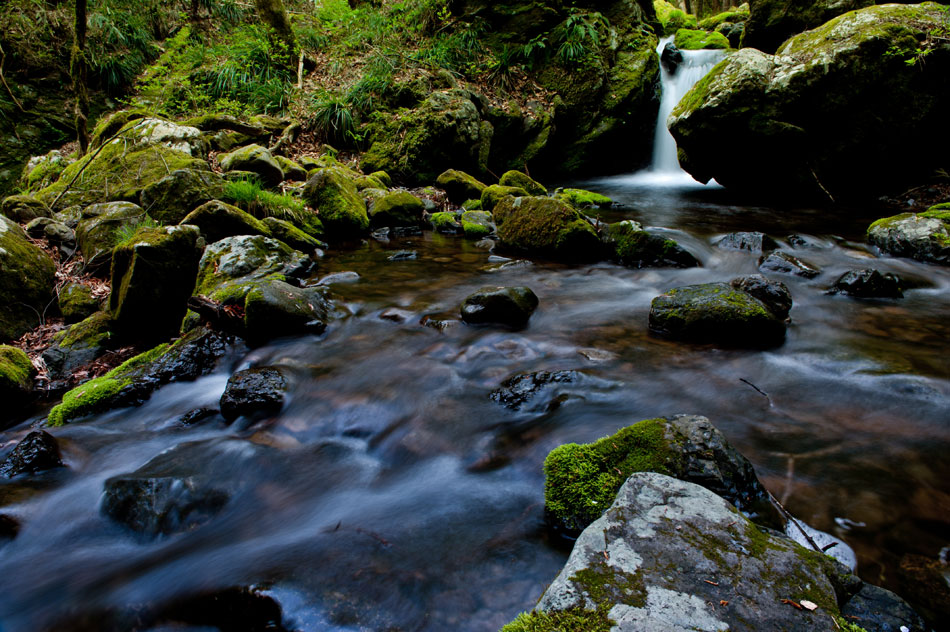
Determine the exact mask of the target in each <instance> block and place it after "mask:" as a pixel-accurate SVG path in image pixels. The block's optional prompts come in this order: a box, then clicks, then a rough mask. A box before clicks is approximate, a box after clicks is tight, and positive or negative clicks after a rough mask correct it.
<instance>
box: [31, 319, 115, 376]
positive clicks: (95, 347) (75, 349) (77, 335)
mask: <svg viewBox="0 0 950 632" xmlns="http://www.w3.org/2000/svg"><path fill="white" fill-rule="evenodd" d="M111 329H112V316H111V315H110V313H109V312H105V311H102V312H95V313H94V314H92V315H91V316H88V317H87V318H86V319H84V320H82V321H80V322H78V323H76V324H74V325H70V326H69V327H67V328H66V329H64V330H62V331H60V332H57V333H56V335H55V336H54V337H53V343H52V344H51V345H50V346H49V347H48V348H47V349H46V350H45V351H43V362H45V363H46V368H47V369H48V370H49V374H50V377H51V378H52V379H53V380H62V379H65V378H68V377H69V376H70V375H71V374H72V373H73V372H74V371H75V370H76V369H78V368H80V367H82V366H85V365H87V364H89V363H90V362H93V361H95V360H97V359H99V358H100V357H102V356H103V355H104V354H105V353H106V352H107V351H109V349H110V348H112V346H113V340H112V331H111Z"/></svg>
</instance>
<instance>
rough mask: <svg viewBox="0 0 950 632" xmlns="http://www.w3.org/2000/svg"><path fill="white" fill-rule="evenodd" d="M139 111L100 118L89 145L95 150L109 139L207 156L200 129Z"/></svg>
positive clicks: (208, 147) (194, 155) (206, 148)
mask: <svg viewBox="0 0 950 632" xmlns="http://www.w3.org/2000/svg"><path fill="white" fill-rule="evenodd" d="M142 114H143V113H142V111H141V110H123V111H119V112H116V113H115V114H113V115H111V116H109V117H107V118H105V119H103V120H102V121H101V122H100V123H99V124H98V125H96V128H95V129H94V130H93V133H92V136H91V138H90V142H89V146H90V148H91V149H98V148H99V147H100V146H101V145H102V144H103V143H105V142H107V141H108V140H109V137H110V136H112V135H113V134H115V133H118V137H117V138H116V139H115V140H113V141H112V142H115V141H121V142H124V143H126V144H131V143H134V144H136V145H157V146H161V147H166V148H168V149H172V150H174V151H178V152H181V153H184V154H188V155H189V156H193V157H195V158H204V157H205V156H207V155H208V150H209V149H210V146H209V144H208V141H207V140H205V138H204V136H203V135H202V133H201V130H200V129H198V128H197V127H193V126H191V125H181V124H179V123H175V122H173V121H169V120H168V119H163V118H159V117H156V116H142Z"/></svg>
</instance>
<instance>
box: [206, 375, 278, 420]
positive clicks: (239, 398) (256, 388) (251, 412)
mask: <svg viewBox="0 0 950 632" xmlns="http://www.w3.org/2000/svg"><path fill="white" fill-rule="evenodd" d="M286 390H287V381H286V380H285V379H284V376H283V374H282V373H281V372H280V371H279V370H278V369H275V368H273V367H260V368H254V369H246V370H244V371H238V372H237V373H235V374H234V375H232V376H231V379H229V380H228V385H227V387H226V388H225V389H224V395H222V396H221V415H222V416H223V417H224V418H225V419H226V420H227V421H228V422H231V421H234V420H235V419H237V418H238V417H242V416H244V417H252V418H260V417H268V416H271V415H276V414H277V413H279V412H280V409H281V408H282V407H283V405H284V398H285V392H286Z"/></svg>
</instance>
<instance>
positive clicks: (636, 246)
mask: <svg viewBox="0 0 950 632" xmlns="http://www.w3.org/2000/svg"><path fill="white" fill-rule="evenodd" d="M604 242H605V243H606V245H607V248H608V252H609V253H611V254H610V256H611V258H612V259H614V260H616V261H617V262H619V263H621V264H623V265H625V266H629V267H631V268H654V267H672V268H694V267H697V266H699V265H700V264H699V261H698V260H697V259H696V257H694V256H693V255H692V254H691V253H690V252H689V251H688V250H686V249H685V248H683V247H682V246H681V245H679V244H678V243H676V242H675V241H674V240H672V239H669V238H667V237H663V236H662V235H660V234H653V233H650V232H648V231H646V230H643V227H642V226H640V224H638V223H637V222H634V221H631V220H626V221H623V222H617V223H616V224H610V225H609V226H608V227H607V231H606V233H605V235H604Z"/></svg>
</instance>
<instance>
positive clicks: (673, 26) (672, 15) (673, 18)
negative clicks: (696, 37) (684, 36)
mask: <svg viewBox="0 0 950 632" xmlns="http://www.w3.org/2000/svg"><path fill="white" fill-rule="evenodd" d="M653 8H654V9H656V18H657V21H658V22H659V23H660V26H661V27H662V30H663V35H671V34H672V33H675V32H676V31H677V30H678V29H681V28H684V27H685V28H695V27H696V16H695V15H692V14H691V13H686V12H684V11H682V10H681V9H677V8H676V7H674V6H673V5H672V4H670V3H669V2H666V1H665V0H655V1H654V3H653Z"/></svg>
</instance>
